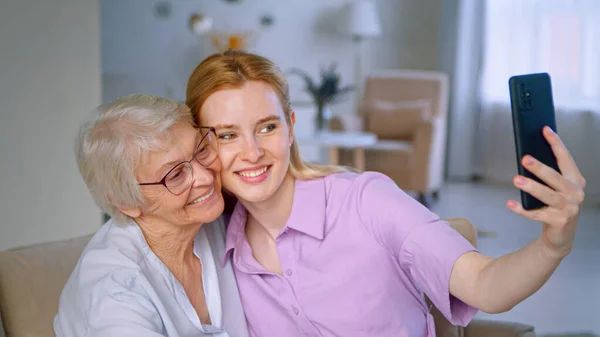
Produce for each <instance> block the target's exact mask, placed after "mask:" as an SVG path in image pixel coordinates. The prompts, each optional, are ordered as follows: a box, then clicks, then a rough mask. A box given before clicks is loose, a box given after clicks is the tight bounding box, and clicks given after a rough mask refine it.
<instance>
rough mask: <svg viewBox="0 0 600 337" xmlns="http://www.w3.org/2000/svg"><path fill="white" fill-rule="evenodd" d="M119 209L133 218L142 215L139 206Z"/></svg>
mask: <svg viewBox="0 0 600 337" xmlns="http://www.w3.org/2000/svg"><path fill="white" fill-rule="evenodd" d="M119 211H121V213H123V214H125V215H127V216H128V217H130V218H132V219H135V218H139V216H140V215H142V209H141V208H139V207H132V208H119Z"/></svg>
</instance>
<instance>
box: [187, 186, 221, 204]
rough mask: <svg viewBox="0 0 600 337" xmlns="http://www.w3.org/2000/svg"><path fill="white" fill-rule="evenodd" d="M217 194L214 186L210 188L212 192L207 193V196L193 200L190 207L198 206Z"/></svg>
mask: <svg viewBox="0 0 600 337" xmlns="http://www.w3.org/2000/svg"><path fill="white" fill-rule="evenodd" d="M213 194H215V186H214V185H213V186H212V187H211V188H210V191H208V193H206V194H205V195H203V196H201V197H199V198H197V199H195V200H193V201H192V202H190V203H189V204H188V205H194V204H198V203H201V202H203V201H206V200H207V199H208V198H210V197H212V195H213Z"/></svg>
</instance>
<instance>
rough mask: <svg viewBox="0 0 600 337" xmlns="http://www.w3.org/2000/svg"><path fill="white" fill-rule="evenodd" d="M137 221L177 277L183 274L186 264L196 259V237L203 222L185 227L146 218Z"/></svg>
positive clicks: (156, 251) (147, 239)
mask: <svg viewBox="0 0 600 337" xmlns="http://www.w3.org/2000/svg"><path fill="white" fill-rule="evenodd" d="M136 223H137V224H138V226H139V227H140V229H141V230H142V234H143V235H144V238H145V239H146V242H147V243H148V246H149V247H150V249H152V251H153V252H154V254H156V256H158V258H159V259H160V260H161V261H162V262H163V263H164V264H165V265H166V266H167V268H169V270H171V272H172V273H173V274H174V275H175V277H180V276H181V275H183V273H184V269H185V266H186V265H189V263H190V262H192V263H193V261H194V260H195V255H194V239H195V238H196V234H197V233H198V230H200V227H202V223H200V224H193V225H188V226H183V227H179V226H172V225H168V224H166V223H161V222H157V221H146V220H144V219H136Z"/></svg>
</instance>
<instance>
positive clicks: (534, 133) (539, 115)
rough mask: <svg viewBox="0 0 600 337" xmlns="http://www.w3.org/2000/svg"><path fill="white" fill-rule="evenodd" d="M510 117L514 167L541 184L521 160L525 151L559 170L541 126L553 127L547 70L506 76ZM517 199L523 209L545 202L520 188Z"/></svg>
mask: <svg viewBox="0 0 600 337" xmlns="http://www.w3.org/2000/svg"><path fill="white" fill-rule="evenodd" d="M508 86H509V90H510V101H511V110H512V120H513V131H514V137H515V147H516V150H517V151H516V152H517V167H518V172H519V174H520V175H522V176H525V177H528V178H531V179H533V180H535V181H537V182H539V183H541V184H544V185H546V186H548V184H546V183H544V182H543V181H541V180H540V179H539V178H538V177H536V176H535V175H533V174H532V173H531V172H529V171H527V170H526V169H525V168H524V167H523V165H522V164H521V162H522V159H523V157H524V156H525V155H531V156H532V157H534V158H535V159H537V160H539V161H540V162H542V163H544V164H546V165H547V166H549V167H551V168H553V169H555V170H556V171H557V172H560V170H559V169H558V164H557V161H556V157H555V156H554V153H553V152H552V148H551V147H550V144H548V142H547V141H546V138H544V135H543V134H542V130H543V128H544V127H545V126H549V127H550V128H551V129H552V130H554V132H557V130H556V117H555V111H554V100H553V97H552V82H551V80H550V75H548V74H547V73H537V74H527V75H518V76H513V77H511V78H510V79H509V80H508ZM521 203H522V204H523V208H524V209H526V210H532V209H538V208H542V207H544V206H546V205H545V204H544V203H543V202H541V201H540V200H538V199H536V198H535V197H533V196H532V195H531V194H529V193H526V192H523V191H521Z"/></svg>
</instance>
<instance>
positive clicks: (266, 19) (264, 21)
mask: <svg viewBox="0 0 600 337" xmlns="http://www.w3.org/2000/svg"><path fill="white" fill-rule="evenodd" d="M273 23H275V18H274V17H273V15H270V14H265V15H263V16H261V17H260V25H261V26H263V27H270V26H272V25H273Z"/></svg>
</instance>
